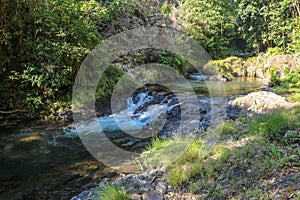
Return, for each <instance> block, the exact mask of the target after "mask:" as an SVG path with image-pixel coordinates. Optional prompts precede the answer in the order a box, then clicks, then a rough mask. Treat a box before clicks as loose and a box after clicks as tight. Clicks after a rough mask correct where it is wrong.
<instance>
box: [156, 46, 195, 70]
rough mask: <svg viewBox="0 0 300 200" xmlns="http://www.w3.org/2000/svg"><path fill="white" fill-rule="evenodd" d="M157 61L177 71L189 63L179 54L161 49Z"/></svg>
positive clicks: (186, 66)
mask: <svg viewBox="0 0 300 200" xmlns="http://www.w3.org/2000/svg"><path fill="white" fill-rule="evenodd" d="M158 62H159V63H161V64H164V65H166V66H168V67H171V68H173V69H175V70H177V71H179V72H183V70H184V69H186V68H188V67H189V65H190V64H189V63H188V62H187V61H186V60H185V59H184V58H183V57H181V56H178V55H174V54H172V53H169V52H166V51H162V52H160V53H159V55H158Z"/></svg>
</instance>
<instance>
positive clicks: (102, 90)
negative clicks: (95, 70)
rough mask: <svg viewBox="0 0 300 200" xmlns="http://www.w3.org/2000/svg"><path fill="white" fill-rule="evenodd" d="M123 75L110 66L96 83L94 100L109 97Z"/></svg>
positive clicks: (117, 69)
mask: <svg viewBox="0 0 300 200" xmlns="http://www.w3.org/2000/svg"><path fill="white" fill-rule="evenodd" d="M123 74H124V72H123V71H122V70H121V69H120V68H118V67H116V66H113V65H111V66H109V67H107V68H106V70H105V71H104V73H103V74H102V76H101V77H100V80H99V82H98V86H97V89H96V94H95V98H96V100H99V99H104V98H107V97H110V96H111V95H112V92H113V89H114V87H115V85H116V83H117V82H118V81H119V80H120V78H121V77H122V75H123Z"/></svg>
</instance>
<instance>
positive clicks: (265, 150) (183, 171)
mask: <svg viewBox="0 0 300 200" xmlns="http://www.w3.org/2000/svg"><path fill="white" fill-rule="evenodd" d="M299 121H300V106H297V107H294V108H292V109H290V110H277V111H273V112H272V113H269V114H265V115H258V116H256V117H253V118H252V119H250V120H245V119H243V120H240V121H235V122H234V121H225V122H221V123H220V124H219V125H217V126H216V128H215V129H211V130H210V132H212V133H214V132H219V133H220V134H221V136H222V135H224V136H227V135H232V134H236V135H237V136H238V137H237V138H236V139H238V140H240V141H239V142H238V143H235V141H234V139H233V140H230V143H226V141H227V140H226V141H223V143H222V144H219V145H217V146H215V147H214V148H212V149H208V147H207V146H206V145H205V143H204V142H202V141H201V139H199V138H193V137H185V138H180V137H175V138H173V139H167V140H161V139H155V140H153V142H152V146H150V147H149V148H148V149H147V151H146V152H144V153H143V156H142V158H144V159H145V158H146V159H145V160H144V161H143V162H146V163H147V164H148V165H149V166H153V165H154V166H163V168H164V170H165V171H166V175H167V177H166V178H167V181H168V183H169V184H170V185H172V186H173V187H175V188H176V187H185V188H188V189H189V191H190V192H191V193H193V194H203V195H205V198H208V199H210V198H212V199H214V198H220V197H223V195H225V196H224V198H225V197H226V198H227V197H228V198H229V197H230V198H232V197H234V198H237V199H240V198H243V197H247V198H249V199H255V198H257V199H266V198H268V195H269V194H268V191H263V190H260V188H257V185H258V181H259V180H260V179H261V178H262V177H264V176H265V175H266V174H269V173H271V172H274V171H276V172H277V171H281V170H282V169H284V168H285V167H288V166H300V162H299V161H298V160H297V158H298V157H297V155H300V151H299V143H300V134H299V131H298V129H299V128H300V122H299ZM240 125H241V126H240ZM242 125H243V126H242ZM245 128H246V130H245ZM224 138H226V137H224ZM232 143H233V144H238V145H237V146H235V145H232ZM282 151H284V152H282ZM178 152H180V153H178ZM237 174H238V175H237ZM220 177H223V178H222V180H224V179H227V180H228V181H227V182H226V183H225V184H226V185H225V186H226V187H227V186H228V184H229V185H231V187H234V188H235V189H234V190H230V191H229V192H228V193H225V194H223V191H222V188H223V187H224V185H223V183H222V182H219V181H220V180H219V178H220ZM241 182H242V183H241ZM238 183H239V184H238ZM240 183H241V184H240ZM241 194H243V195H244V196H241Z"/></svg>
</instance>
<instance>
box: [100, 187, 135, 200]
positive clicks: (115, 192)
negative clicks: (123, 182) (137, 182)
mask: <svg viewBox="0 0 300 200" xmlns="http://www.w3.org/2000/svg"><path fill="white" fill-rule="evenodd" d="M98 197H99V199H100V200H130V199H131V198H130V196H129V194H128V193H127V192H126V190H125V189H123V188H122V187H121V186H112V185H106V186H104V187H103V188H102V190H101V191H100V192H99V193H98Z"/></svg>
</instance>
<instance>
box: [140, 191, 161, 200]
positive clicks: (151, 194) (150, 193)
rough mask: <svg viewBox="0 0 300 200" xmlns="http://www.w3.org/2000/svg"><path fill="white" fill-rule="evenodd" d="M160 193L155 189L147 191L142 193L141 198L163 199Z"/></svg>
mask: <svg viewBox="0 0 300 200" xmlns="http://www.w3.org/2000/svg"><path fill="white" fill-rule="evenodd" d="M163 199H164V197H163V195H162V194H160V193H159V192H156V191H148V192H145V193H144V194H143V200H163Z"/></svg>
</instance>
